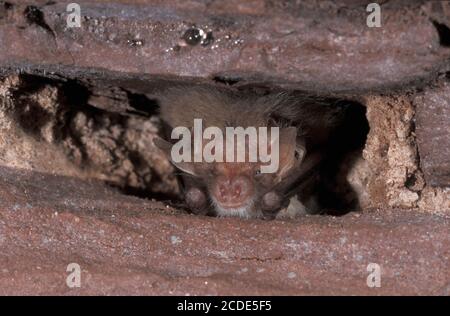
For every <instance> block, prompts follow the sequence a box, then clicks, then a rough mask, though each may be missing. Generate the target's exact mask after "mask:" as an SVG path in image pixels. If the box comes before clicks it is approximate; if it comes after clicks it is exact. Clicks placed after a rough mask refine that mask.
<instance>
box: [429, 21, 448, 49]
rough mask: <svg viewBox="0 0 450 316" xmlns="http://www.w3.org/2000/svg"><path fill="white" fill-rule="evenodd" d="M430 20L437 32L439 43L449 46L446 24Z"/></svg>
mask: <svg viewBox="0 0 450 316" xmlns="http://www.w3.org/2000/svg"><path fill="white" fill-rule="evenodd" d="M432 22H433V25H434V27H435V28H436V30H437V32H438V34H439V44H441V45H442V46H444V47H450V29H449V28H448V26H447V25H445V24H443V23H439V22H436V21H432Z"/></svg>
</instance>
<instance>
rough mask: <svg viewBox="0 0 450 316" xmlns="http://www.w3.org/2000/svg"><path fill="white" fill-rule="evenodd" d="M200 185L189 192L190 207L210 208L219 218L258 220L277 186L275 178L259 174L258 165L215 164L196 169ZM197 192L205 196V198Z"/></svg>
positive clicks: (272, 175) (200, 166) (187, 199)
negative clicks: (263, 200) (266, 196)
mask: <svg viewBox="0 0 450 316" xmlns="http://www.w3.org/2000/svg"><path fill="white" fill-rule="evenodd" d="M196 167H197V169H196V171H195V172H196V173H195V174H196V175H197V184H198V185H199V186H200V187H203V188H204V191H201V190H200V189H198V188H197V187H193V188H191V189H189V190H188V191H187V194H186V201H187V203H188V205H190V206H191V207H192V206H194V207H195V206H197V207H198V206H199V207H206V205H201V203H200V202H203V203H207V202H209V205H211V207H212V210H213V212H214V213H215V214H216V215H218V216H239V217H259V216H261V198H262V196H263V195H264V193H265V192H266V191H267V190H269V189H270V188H271V187H273V186H274V185H275V184H276V183H277V179H276V175H275V174H262V173H260V164H259V163H213V164H210V165H207V166H205V165H204V164H203V165H198V166H196ZM194 192H203V196H201V195H200V194H197V195H196V196H194Z"/></svg>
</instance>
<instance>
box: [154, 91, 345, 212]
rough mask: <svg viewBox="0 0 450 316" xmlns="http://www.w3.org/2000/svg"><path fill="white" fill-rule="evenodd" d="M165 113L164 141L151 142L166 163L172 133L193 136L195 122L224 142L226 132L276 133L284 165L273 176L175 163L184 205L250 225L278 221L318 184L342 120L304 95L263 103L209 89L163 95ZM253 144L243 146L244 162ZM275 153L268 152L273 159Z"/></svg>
mask: <svg viewBox="0 0 450 316" xmlns="http://www.w3.org/2000/svg"><path fill="white" fill-rule="evenodd" d="M160 107H161V119H162V121H163V123H164V125H165V131H166V139H167V140H163V139H160V138H157V139H155V141H154V142H155V144H156V145H157V146H158V147H159V148H161V149H163V150H164V151H165V152H166V153H167V154H168V155H169V158H170V157H171V156H170V155H171V149H172V148H173V146H174V140H172V139H170V135H171V133H172V131H173V129H174V128H176V127H180V126H182V127H186V128H188V129H189V130H190V131H192V130H193V129H194V119H202V122H203V125H202V126H203V130H204V129H205V128H207V127H217V128H219V129H220V130H221V131H223V132H224V134H225V131H226V128H227V127H243V128H247V127H258V128H259V127H267V128H268V129H269V128H271V127H278V128H279V136H278V139H277V140H278V141H279V147H278V150H279V165H278V169H277V171H276V172H273V173H261V170H262V168H261V167H262V166H263V165H264V164H263V163H262V162H260V161H256V162H249V161H247V160H246V161H244V162H228V161H226V162H205V161H200V162H192V161H189V162H186V161H182V162H174V161H173V159H171V160H172V163H173V164H174V165H175V167H177V168H178V169H179V170H181V171H182V179H183V183H184V188H185V190H184V192H185V194H184V196H185V202H186V204H187V206H188V208H189V209H190V210H191V211H192V212H194V213H196V214H211V215H218V216H239V217H245V218H257V217H259V218H273V217H274V216H275V215H276V214H277V212H278V211H279V210H280V209H282V208H283V207H286V206H287V203H288V201H289V196H290V195H293V194H296V192H297V190H296V189H301V188H302V185H303V184H304V183H307V182H308V181H307V180H308V179H311V178H314V177H315V176H314V175H315V174H317V171H318V169H319V167H320V163H321V161H322V159H323V155H324V152H325V149H324V148H326V145H327V142H328V139H329V135H330V133H332V132H333V129H334V128H335V126H337V124H338V122H339V121H340V117H342V113H341V112H342V109H340V108H339V107H336V106H332V104H329V103H328V102H326V100H323V99H320V98H317V97H311V96H308V95H304V94H303V95H294V94H288V93H278V94H270V95H266V96H258V95H252V94H243V93H242V92H241V93H238V92H231V91H228V90H219V89H217V88H205V87H177V88H171V89H169V90H166V91H165V94H164V95H163V96H161V97H160ZM248 142H249V141H248V139H246V147H245V150H246V155H245V157H246V158H248V156H249V153H248V150H249V147H248ZM203 145H204V144H203ZM271 145H272V143H269V144H267V146H268V148H267V150H268V152H271V150H272V148H271ZM225 147H226V146H225V145H224V151H225V149H226V148H225ZM203 148H204V147H202V149H203ZM309 182H310V181H309Z"/></svg>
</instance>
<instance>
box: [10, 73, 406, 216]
mask: <svg viewBox="0 0 450 316" xmlns="http://www.w3.org/2000/svg"><path fill="white" fill-rule="evenodd" d="M21 78H22V84H21V86H20V87H19V88H18V89H17V90H16V91H14V92H13V97H14V98H15V99H16V100H18V101H19V102H18V104H19V105H20V108H19V109H15V111H16V112H15V115H16V117H17V118H18V122H19V124H20V126H21V127H22V128H23V129H24V131H26V132H27V133H30V134H38V133H39V130H40V127H41V126H43V125H44V124H46V123H47V122H48V121H49V120H50V119H54V118H52V115H55V113H50V112H47V111H46V110H45V109H43V108H42V107H41V106H40V105H39V104H34V103H33V102H29V101H30V98H27V96H30V95H31V94H33V93H38V92H39V91H41V89H43V88H44V87H45V85H46V84H50V85H53V86H57V87H58V96H57V103H58V108H57V112H56V115H57V116H58V118H57V124H56V125H55V127H54V129H55V131H54V132H55V135H57V139H56V141H60V142H62V141H64V140H66V139H68V138H70V139H71V140H72V141H73V144H74V146H75V147H76V148H78V149H79V151H80V155H81V158H80V159H81V160H80V161H78V163H79V165H80V167H83V166H85V165H86V164H87V163H88V161H89V158H90V157H89V154H88V152H86V148H85V147H86V145H85V144H84V143H83V140H82V136H83V134H82V133H81V132H80V131H78V130H77V128H76V127H74V126H73V125H72V124H71V122H72V121H73V120H74V118H75V116H76V115H77V114H78V113H80V112H82V113H84V114H85V115H86V116H87V117H89V118H90V119H92V120H93V122H94V128H97V130H99V129H100V130H101V129H105V132H107V133H108V131H107V129H109V127H110V126H111V125H110V124H116V125H120V126H121V128H122V129H123V131H122V133H124V132H125V131H126V129H127V128H129V127H128V126H127V122H128V121H127V119H128V118H129V115H130V113H129V111H128V110H126V108H127V107H131V108H133V109H135V110H136V112H137V113H132V114H133V115H135V117H141V118H142V115H144V116H145V117H151V116H154V115H157V111H158V104H157V102H156V101H155V100H152V99H149V98H148V97H147V96H145V95H143V94H139V93H134V92H129V91H126V90H125V91H126V94H127V98H124V100H123V102H125V103H126V105H124V106H120V108H123V109H124V110H123V113H122V112H110V111H107V109H102V108H97V107H94V106H92V105H90V104H88V100H89V98H90V97H91V94H92V91H93V90H94V89H95V87H94V86H91V85H88V84H85V83H82V82H80V81H77V80H72V79H65V80H56V79H50V78H45V77H40V76H32V75H22V76H21ZM120 100H121V99H120ZM317 100H320V102H322V103H323V104H325V106H326V107H328V110H327V111H329V112H328V113H336V115H342V116H343V117H342V119H341V120H340V123H339V124H338V126H336V129H335V130H334V131H333V133H332V135H331V138H330V141H329V145H328V146H327V147H326V148H325V149H324V152H325V157H326V158H325V160H324V161H323V163H322V165H321V168H320V171H319V175H318V177H317V178H318V182H317V184H315V187H314V189H313V190H316V192H315V193H316V196H318V199H319V204H320V207H321V209H323V210H325V211H324V213H325V214H332V215H343V214H346V213H348V212H350V211H353V210H359V209H360V206H359V201H358V198H357V194H356V192H355V191H354V190H353V189H352V188H351V186H350V184H349V183H348V182H347V180H346V176H347V174H348V172H349V171H350V170H351V168H352V167H353V166H354V164H355V162H356V160H357V159H358V158H359V157H361V155H362V150H363V148H364V146H365V142H366V137H367V134H368V132H369V124H368V121H367V118H366V108H365V107H364V106H363V105H362V104H360V103H358V102H355V101H350V100H340V99H333V98H321V97H317ZM116 101H117V100H116ZM121 102H122V101H121ZM333 115H334V114H333ZM280 119H282V118H280ZM105 120H106V121H107V122H112V123H104V122H105ZM108 124H109V125H108ZM163 130H164V129H163ZM38 136H39V135H38ZM121 137H122V136H118V137H117V139H114V146H116V147H114V148H112V149H111V148H108V150H112V151H114V152H115V151H116V150H119V151H120V150H121V149H123V150H124V151H125V152H126V155H127V159H129V161H130V162H131V163H132V165H133V170H134V171H135V172H136V173H137V174H138V175H139V176H140V177H142V182H143V183H144V187H134V186H131V185H130V183H129V182H128V180H123V181H124V182H121V183H120V184H118V183H112V182H107V183H108V184H109V185H112V186H115V187H118V188H120V190H121V191H122V192H123V193H124V194H129V195H134V196H138V197H141V198H149V199H150V198H154V199H157V200H160V201H164V202H166V203H168V204H171V205H174V206H176V207H177V208H180V204H179V200H178V198H179V197H178V196H176V194H175V193H173V194H171V193H162V192H156V191H153V192H152V190H150V188H154V187H155V186H153V185H154V184H155V183H157V184H158V185H159V183H161V184H162V183H164V179H162V178H161V177H160V176H159V174H158V173H157V172H156V171H155V170H154V169H151V173H150V174H148V168H149V166H148V162H147V161H146V160H145V159H144V157H142V156H141V153H140V152H137V151H134V150H133V149H132V148H126V144H124V143H123V142H122V141H123V140H122V138H121ZM68 157H69V158H71V156H70V153H69V154H68ZM121 159H123V158H118V157H116V156H114V160H115V161H112V162H111V165H112V166H111V168H114V165H120V164H121V163H122V160H121ZM150 167H152V166H150ZM146 168H147V169H146ZM147 175H149V177H148V178H146V177H147ZM409 182H410V184H411V185H414V179H409ZM177 203H178V204H177Z"/></svg>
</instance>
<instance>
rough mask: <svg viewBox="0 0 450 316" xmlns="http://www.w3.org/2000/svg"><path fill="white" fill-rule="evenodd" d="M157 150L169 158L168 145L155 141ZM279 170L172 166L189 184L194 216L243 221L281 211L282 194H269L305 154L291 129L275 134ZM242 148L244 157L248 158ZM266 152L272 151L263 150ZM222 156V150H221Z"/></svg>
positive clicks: (244, 165)
mask: <svg viewBox="0 0 450 316" xmlns="http://www.w3.org/2000/svg"><path fill="white" fill-rule="evenodd" d="M155 143H156V144H157V146H158V147H160V148H162V149H164V151H165V152H166V153H167V154H169V152H171V149H172V146H173V145H172V144H171V143H169V142H166V141H164V140H161V139H158V140H157V141H156V142H155ZM277 149H278V157H279V166H278V169H277V170H276V172H271V173H264V172H261V170H263V169H262V167H263V166H264V165H267V163H262V162H260V161H257V162H249V161H247V160H246V161H244V162H179V163H176V162H173V161H172V162H173V164H174V165H175V166H176V167H177V168H178V169H180V170H181V171H183V172H184V173H185V175H186V176H185V178H188V179H189V180H190V181H189V184H187V186H186V191H185V200H186V204H187V205H188V207H189V208H190V209H191V210H192V211H193V212H194V213H204V214H206V213H213V214H215V215H217V216H223V217H228V216H238V217H243V218H255V217H263V216H264V212H266V213H267V212H274V211H277V210H279V209H280V208H281V206H282V201H281V196H280V194H282V192H278V193H276V192H273V191H271V189H273V188H274V187H276V186H277V184H279V183H280V182H281V181H283V179H284V178H285V177H286V176H287V175H288V174H289V173H290V171H291V170H292V169H293V168H296V167H298V166H299V164H300V162H301V160H302V158H303V156H304V154H305V150H304V148H303V147H301V146H299V145H298V142H297V141H296V129H295V128H283V129H281V131H280V134H279V145H278V146H277ZM248 150H249V147H248V146H245V151H246V152H245V157H246V158H248V157H249V153H248ZM267 150H268V152H270V151H271V150H272V149H271V148H270V144H269V148H268V149H267ZM223 152H225V148H224V150H223Z"/></svg>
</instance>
